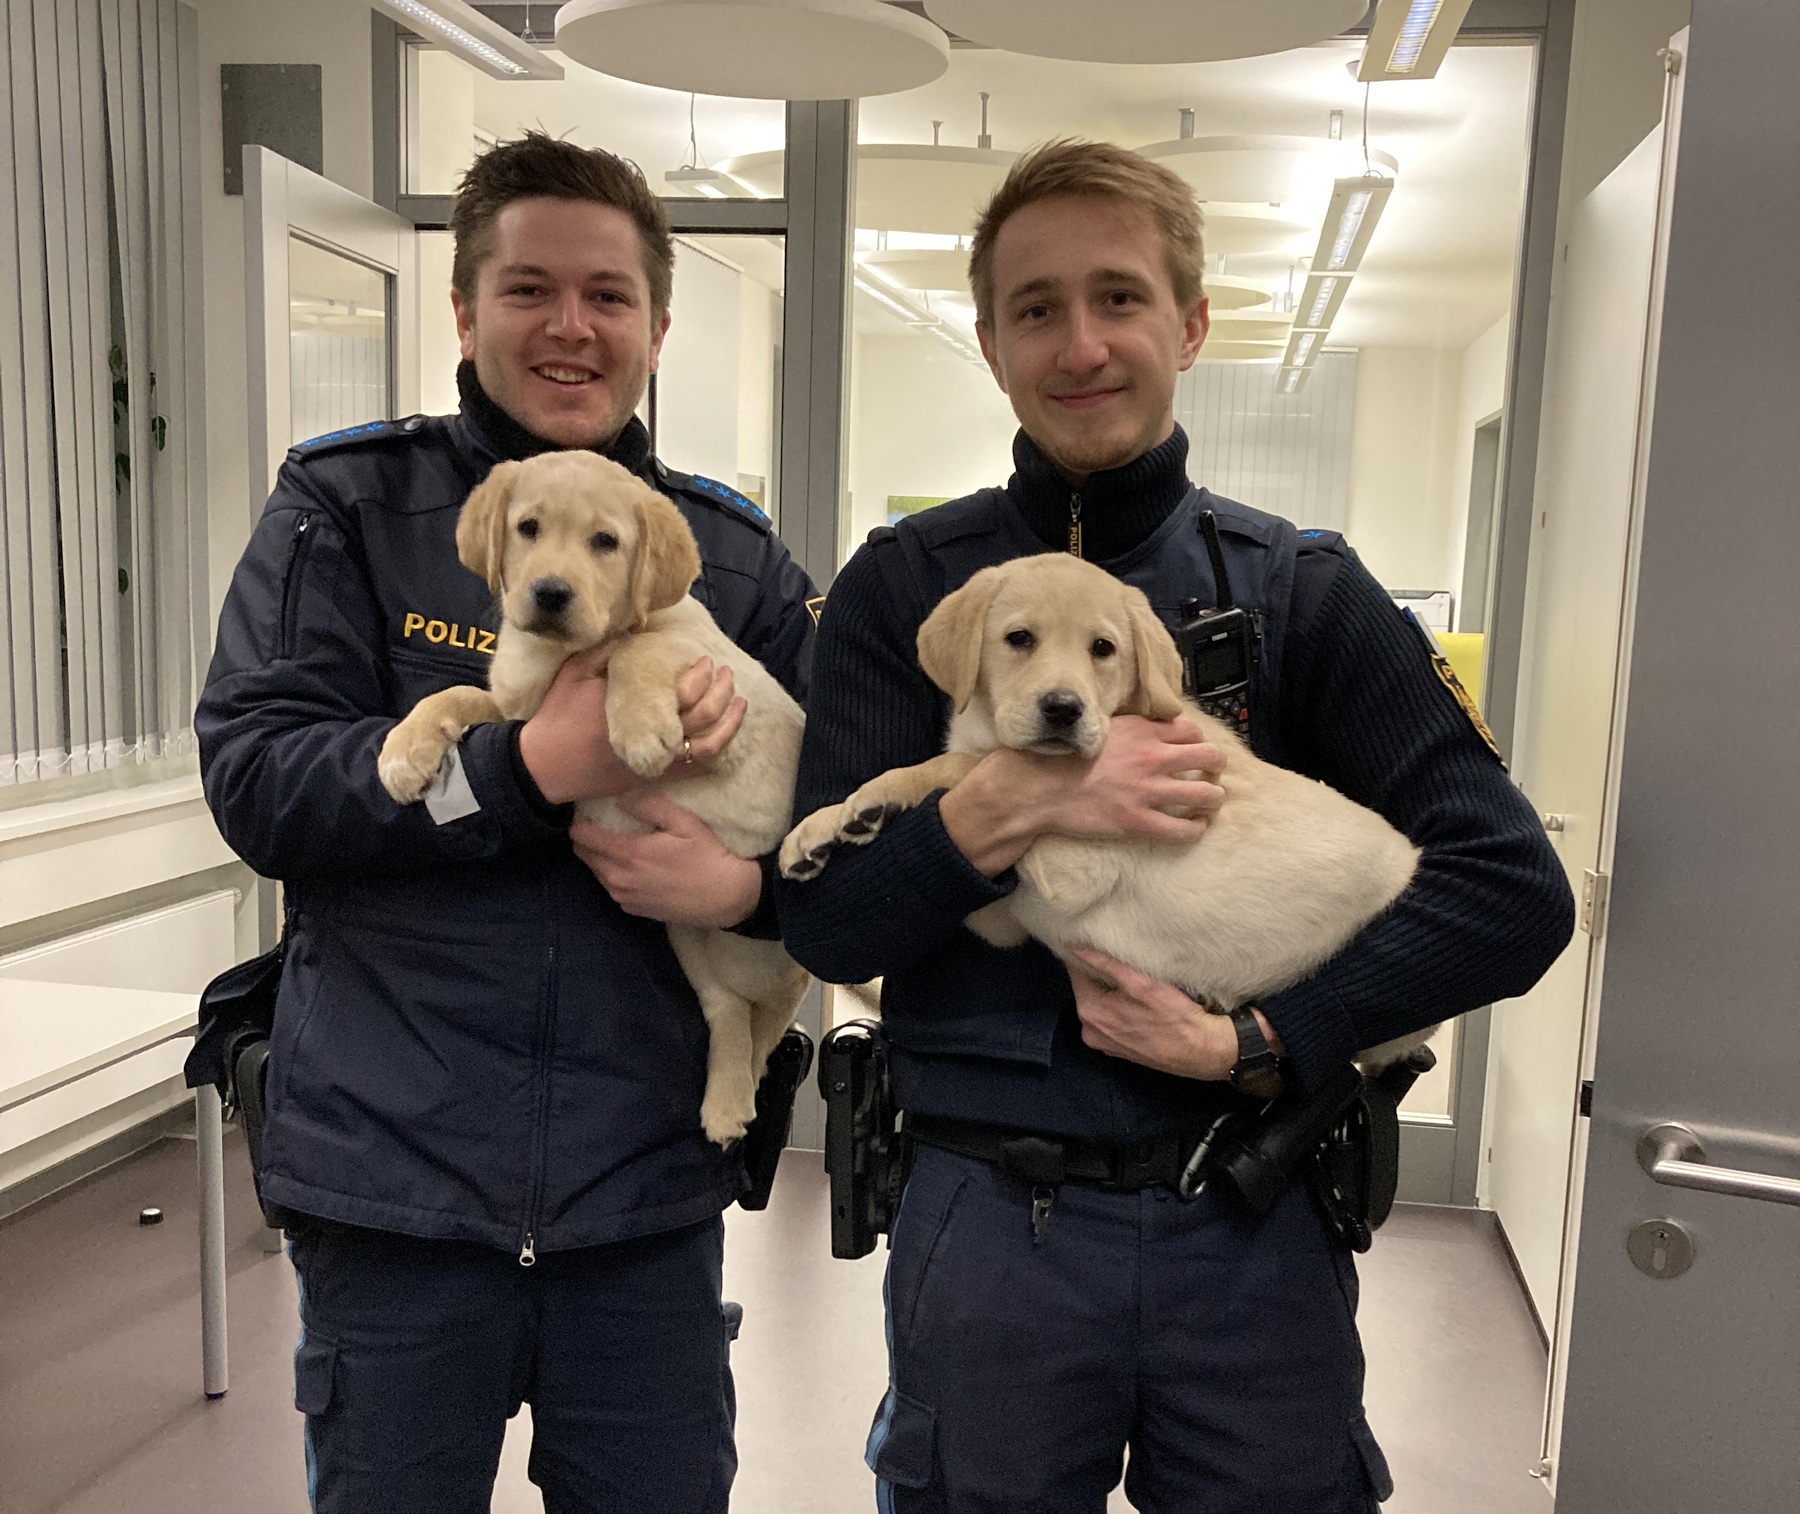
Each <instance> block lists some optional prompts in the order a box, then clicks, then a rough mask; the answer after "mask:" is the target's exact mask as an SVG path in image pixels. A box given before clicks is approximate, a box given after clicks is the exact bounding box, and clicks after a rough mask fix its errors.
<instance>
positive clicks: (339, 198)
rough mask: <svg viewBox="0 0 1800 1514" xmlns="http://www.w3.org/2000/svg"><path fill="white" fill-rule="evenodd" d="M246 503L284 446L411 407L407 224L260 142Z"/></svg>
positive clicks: (248, 257)
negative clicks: (247, 492)
mask: <svg viewBox="0 0 1800 1514" xmlns="http://www.w3.org/2000/svg"><path fill="white" fill-rule="evenodd" d="M244 263H245V272H246V275H247V278H248V285H249V289H248V302H247V305H246V311H247V320H246V325H247V327H248V335H249V339H250V368H249V372H250V404H249V411H250V492H251V494H252V495H253V496H254V498H253V499H252V502H251V508H252V511H253V513H260V512H261V509H262V501H263V499H264V498H266V497H267V495H268V493H269V491H271V490H272V489H273V488H274V487H275V474H276V472H277V470H279V468H280V467H281V461H282V459H283V458H284V457H286V456H287V451H288V448H289V447H291V446H293V445H294V443H296V442H302V441H305V440H306V439H307V438H308V437H313V436H321V435H323V434H324V433H326V432H328V431H339V430H342V429H344V428H345V427H347V426H354V425H359V424H361V423H363V422H365V421H378V420H389V419H392V418H394V417H396V416H402V415H409V414H411V413H413V412H414V411H416V410H417V409H418V407H419V325H418V310H419V299H418V292H417V281H418V268H419V255H418V233H417V232H416V231H415V230H414V229H413V225H412V223H411V222H410V221H406V220H402V219H401V218H400V217H399V216H397V215H394V214H393V213H392V212H391V211H387V210H383V209H382V208H381V207H380V206H379V205H376V204H373V203H372V202H371V201H368V200H365V199H363V198H362V197H361V196H360V195H355V194H352V193H351V192H350V191H349V190H347V189H345V188H343V187H342V186H340V185H337V184H333V183H332V182H331V180H329V179H326V178H321V177H320V176H319V175H318V174H316V173H313V172H312V171H311V170H309V169H305V168H302V167H300V165H299V164H297V163H290V162H288V160H287V159H286V158H283V157H279V156H277V155H276V154H275V153H272V152H270V151H269V149H268V148H266V147H256V146H247V147H245V149H244Z"/></svg>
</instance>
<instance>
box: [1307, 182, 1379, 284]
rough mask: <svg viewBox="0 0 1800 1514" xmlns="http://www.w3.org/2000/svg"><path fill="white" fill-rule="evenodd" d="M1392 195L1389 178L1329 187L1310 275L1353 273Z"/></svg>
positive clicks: (1344, 183) (1337, 184)
mask: <svg viewBox="0 0 1800 1514" xmlns="http://www.w3.org/2000/svg"><path fill="white" fill-rule="evenodd" d="M1393 192H1394V181H1393V180H1392V179H1383V178H1373V177H1367V176H1364V177H1358V178H1354V179H1339V180H1338V181H1337V182H1336V183H1335V184H1333V185H1332V187H1331V204H1330V205H1329V206H1328V207H1327V208H1326V211H1325V224H1324V226H1323V228H1322V229H1321V230H1320V232H1319V245H1318V248H1317V249H1316V250H1315V251H1314V253H1313V260H1312V272H1313V273H1315V274H1319V273H1355V272H1356V269H1357V265H1358V264H1360V263H1361V262H1362V258H1363V253H1364V252H1366V251H1367V250H1368V247H1369V239H1370V238H1371V237H1373V236H1374V235H1375V226H1376V223H1377V222H1378V221H1379V220H1380V219H1381V212H1382V211H1383V210H1384V209H1385V208H1386V207H1387V202H1388V196H1389V195H1391V194H1392V193H1393Z"/></svg>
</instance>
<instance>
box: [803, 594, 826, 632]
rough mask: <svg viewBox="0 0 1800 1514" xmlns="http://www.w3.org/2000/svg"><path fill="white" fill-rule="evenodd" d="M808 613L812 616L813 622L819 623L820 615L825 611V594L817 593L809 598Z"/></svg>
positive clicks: (807, 603)
mask: <svg viewBox="0 0 1800 1514" xmlns="http://www.w3.org/2000/svg"><path fill="white" fill-rule="evenodd" d="M806 613H807V614H809V615H810V616H812V618H813V624H814V625H815V626H816V625H817V624H818V623H819V617H820V616H821V615H823V614H824V613H825V596H824V595H823V594H815V595H813V597H812V598H811V599H809V600H807V602H806Z"/></svg>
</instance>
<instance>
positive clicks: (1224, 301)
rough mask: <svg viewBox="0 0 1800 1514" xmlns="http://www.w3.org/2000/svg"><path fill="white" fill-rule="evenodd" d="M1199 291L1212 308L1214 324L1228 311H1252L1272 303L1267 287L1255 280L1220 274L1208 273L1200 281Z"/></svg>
mask: <svg viewBox="0 0 1800 1514" xmlns="http://www.w3.org/2000/svg"><path fill="white" fill-rule="evenodd" d="M1200 287H1201V290H1202V291H1203V292H1204V293H1205V295H1206V298H1207V301H1208V303H1209V304H1210V305H1211V306H1212V313H1213V318H1214V321H1215V323H1216V321H1217V320H1218V318H1219V316H1220V314H1221V313H1222V312H1225V311H1229V310H1252V309H1254V308H1255V307H1256V306H1258V305H1268V304H1270V303H1272V296H1271V295H1270V294H1269V290H1268V286H1267V285H1265V284H1260V283H1258V282H1257V281H1256V280H1255V279H1236V278H1231V277H1230V276H1228V275H1226V274H1222V273H1209V274H1206V275H1204V276H1203V277H1202V278H1201V280H1200Z"/></svg>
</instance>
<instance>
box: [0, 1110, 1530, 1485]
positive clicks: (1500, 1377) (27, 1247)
mask: <svg viewBox="0 0 1800 1514" xmlns="http://www.w3.org/2000/svg"><path fill="white" fill-rule="evenodd" d="M226 1154H227V1170H228V1171H229V1173H230V1174H231V1176H232V1182H233V1187H234V1190H235V1191H234V1193H233V1196H232V1204H231V1217H232V1224H231V1229H230V1234H229V1244H230V1253H229V1267H230V1307H231V1373H232V1375H231V1391H230V1393H229V1394H228V1395H227V1396H226V1397H225V1398H224V1399H222V1400H220V1401H218V1402H216V1403H208V1402H206V1400H205V1399H204V1398H203V1397H202V1395H201V1393H200V1349H199V1298H198V1291H197V1283H196V1273H195V1244H196V1243H195V1227H196V1224H197V1218H196V1204H195V1199H194V1147H193V1143H192V1142H191V1141H180V1140H169V1141H165V1142H163V1143H161V1144H160V1145H158V1146H155V1147H153V1148H151V1149H150V1150H148V1151H147V1152H145V1153H143V1154H142V1155H140V1156H138V1157H136V1158H133V1159H132V1160H130V1161H128V1162H125V1163H122V1164H120V1165H119V1166H117V1167H115V1168H113V1169H111V1170H110V1171H108V1172H106V1173H104V1174H102V1175H100V1176H99V1177H97V1178H94V1179H91V1180H90V1181H89V1182H87V1183H86V1184H84V1185H83V1186H81V1187H79V1188H77V1189H74V1190H71V1191H69V1192H67V1193H64V1194H62V1195H59V1196H58V1197H56V1198H53V1199H50V1200H47V1201H46V1202H44V1203H42V1204H40V1205H38V1206H37V1207H36V1208H34V1209H31V1210H27V1211H26V1212H25V1213H23V1214H21V1215H19V1216H17V1217H16V1218H14V1219H13V1220H11V1221H9V1222H7V1223H6V1224H5V1225H4V1226H0V1514H176V1511H179V1514H240V1511H241V1514H251V1511H255V1514H290V1511H291V1514H305V1510H306V1494H305V1485H304V1476H303V1473H302V1468H301V1454H300V1440H299V1418H298V1416H297V1415H296V1414H295V1412H294V1410H293V1407H292V1401H291V1395H292V1380H291V1375H290V1353H291V1351H292V1348H293V1338H294V1330H295V1315H294V1285H293V1278H292V1273H291V1272H290V1270H289V1268H288V1265H287V1262H286V1261H285V1260H284V1259H283V1258H281V1257H279V1256H268V1255H265V1254H264V1252H263V1249H262V1238H261V1228H260V1224H259V1221H258V1216H257V1215H256V1212H255V1209H254V1207H253V1202H252V1199H251V1197H250V1193H249V1175H248V1167H247V1163H246V1161H245V1159H244V1153H243V1151H242V1149H241V1147H240V1146H239V1145H238V1143H237V1141H236V1138H235V1137H232V1138H229V1139H228V1143H227V1148H226ZM151 1204H154V1205H158V1206H160V1207H161V1208H162V1209H163V1210H164V1211H165V1213H166V1215H167V1218H166V1220H165V1221H164V1223H163V1224H161V1225H159V1226H156V1227H153V1228H142V1227H140V1226H139V1225H138V1224H137V1214H138V1211H139V1210H140V1209H141V1208H143V1207H144V1206H145V1205H151ZM881 1268H882V1253H881V1252H879V1251H877V1252H876V1254H875V1255H874V1256H871V1257H868V1258H865V1259H864V1260H863V1261H860V1262H834V1261H832V1260H831V1257H830V1248H829V1246H828V1244H827V1241H826V1229H825V1209H824V1175H823V1173H822V1172H821V1171H820V1170H819V1167H818V1165H817V1158H816V1157H813V1158H809V1157H807V1156H804V1155H799V1154H795V1155H791V1156H790V1157H789V1158H788V1159H787V1160H785V1161H784V1163H783V1167H782V1177H781V1182H780V1183H779V1184H778V1186H777V1188H776V1193H775V1199H774V1202H773V1203H772V1204H771V1205H770V1207H769V1209H768V1210H767V1211H766V1212H765V1213H763V1214H760V1215H751V1214H745V1213H743V1212H742V1211H740V1210H736V1209H734V1210H732V1211H731V1214H730V1220H729V1232H728V1241H727V1251H726V1285H727V1286H726V1292H727V1294H728V1295H729V1296H730V1297H733V1298H736V1299H739V1300H741V1301H742V1303H743V1304H744V1310H745V1318H744V1330H743V1334H742V1336H741V1338H740V1340H739V1342H738V1345H737V1347H736V1349H735V1352H734V1355H733V1366H734V1368H735V1371H736V1374H737V1382H738V1403H739V1421H738V1443H739V1451H740V1456H741V1460H742V1471H741V1472H740V1474H739V1478H738V1483H737V1487H736V1491H735V1494H734V1497H733V1502H732V1507H733V1510H734V1511H735V1514H847V1511H864V1510H872V1509H873V1507H874V1500H873V1483H872V1480H871V1478H870V1476H869V1474H868V1472H867V1471H865V1470H864V1468H863V1465H862V1461H861V1448H862V1442H863V1437H864V1435H865V1434H866V1432H867V1429H868V1423H869V1416H870V1413H871V1411H872V1410H873V1408H874V1405H875V1401H876V1399H877V1398H878V1397H879V1396H880V1392H881V1389H882V1386H883V1384H884V1383H885V1381H886V1363H885V1360H884V1357H883V1349H882V1325H881ZM1362 1276H1363V1307H1362V1327H1363V1333H1364V1336H1365V1339H1366V1341H1367V1346H1368V1355H1369V1386H1368V1404H1369V1418H1370V1422H1371V1423H1372V1424H1373V1426H1374V1428H1375V1432H1376V1434H1377V1435H1378V1436H1379V1437H1380V1439H1381V1441H1382V1443H1383V1445H1384V1447H1385V1448H1386V1450H1387V1453H1388V1457H1389V1460H1390V1461H1391V1462H1392V1464H1393V1468H1394V1478H1395V1482H1396V1484H1397V1485H1398V1491H1397V1492H1396V1493H1395V1495H1394V1498H1393V1500H1392V1501H1391V1502H1390V1503H1389V1504H1388V1505H1387V1509H1388V1510H1389V1511H1390V1514H1515V1511H1517V1514H1549V1509H1550V1499H1549V1497H1548V1495H1547V1494H1546V1493H1545V1492H1544V1490H1543V1487H1542V1485H1541V1484H1539V1483H1537V1482H1535V1481H1533V1480H1532V1479H1531V1477H1530V1476H1529V1475H1528V1472H1527V1468H1528V1467H1529V1466H1530V1465H1531V1464H1532V1463H1533V1462H1534V1461H1535V1460H1536V1457H1537V1435H1538V1417H1539V1411H1540V1406H1541V1402H1542V1397H1543V1382H1544V1353H1543V1348H1542V1346H1541V1345H1540V1343H1539V1340H1538V1336H1537V1332H1536V1330H1535V1328H1534V1326H1533V1325H1532V1322H1531V1319H1530V1317H1529V1315H1528V1314H1527V1312H1526V1309H1525V1305H1524V1303H1523V1301H1522V1299H1521V1296H1520V1294H1519V1290H1518V1285H1517V1284H1516V1283H1515V1281H1514V1279H1513V1276H1512V1274H1511V1272H1510V1270H1509V1268H1508V1265H1507V1262H1506V1259H1505V1256H1504V1253H1503V1252H1502V1250H1501V1247H1500V1243H1499V1240H1498V1237H1497V1236H1496V1234H1495V1232H1494V1230H1493V1226H1492V1222H1491V1220H1490V1219H1489V1218H1488V1217H1487V1216H1484V1215H1474V1214H1465V1213H1461V1212H1456V1211H1450V1210H1434V1209H1409V1210H1402V1211H1400V1212H1399V1213H1397V1214H1396V1215H1395V1217H1394V1218H1393V1219H1392V1220H1391V1221H1390V1222H1389V1224H1388V1226H1387V1228H1386V1229H1385V1230H1383V1232H1382V1234H1381V1236H1380V1237H1379V1239H1378V1240H1377V1241H1376V1245H1375V1250H1374V1251H1373V1252H1372V1253H1370V1255H1369V1256H1368V1257H1366V1258H1364V1259H1363V1263H1362ZM525 1418H526V1417H525V1416H524V1415H521V1417H520V1420H519V1421H516V1422H515V1423H514V1426H513V1433H512V1434H511V1435H510V1436H509V1439H508V1444H507V1452H506V1456H505V1458H504V1460H503V1462H502V1467H501V1476H500V1485H499V1487H498V1489H497V1490H496V1493H495V1496H494V1503H493V1507H494V1509H495V1511H497V1514H523V1511H526V1510H534V1511H535V1510H538V1509H541V1507H542V1505H541V1502H540V1501H539V1499H538V1498H537V1496H536V1492H535V1490H534V1489H533V1488H532V1487H531V1485H530V1484H529V1483H528V1482H527V1481H526V1478H525V1456H524V1450H525V1444H526V1440H527V1437H528V1434H529V1426H528V1424H527V1423H525ZM1127 1507H1128V1506H1127V1505H1126V1504H1125V1502H1124V1499H1123V1498H1122V1496H1119V1495H1115V1496H1114V1501H1113V1504H1112V1505H1111V1508H1112V1509H1113V1510H1115V1511H1123V1510H1125V1509H1126V1508H1127Z"/></svg>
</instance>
